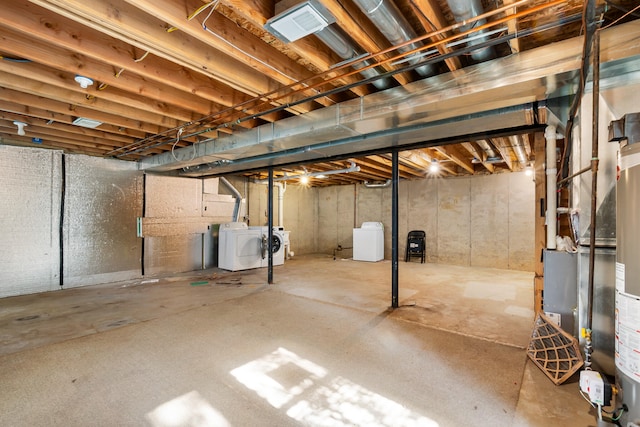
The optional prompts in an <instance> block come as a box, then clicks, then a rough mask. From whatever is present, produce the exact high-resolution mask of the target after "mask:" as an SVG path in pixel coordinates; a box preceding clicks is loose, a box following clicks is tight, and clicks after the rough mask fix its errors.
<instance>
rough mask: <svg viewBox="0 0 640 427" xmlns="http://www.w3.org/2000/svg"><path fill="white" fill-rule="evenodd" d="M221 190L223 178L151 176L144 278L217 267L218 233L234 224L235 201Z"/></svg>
mask: <svg viewBox="0 0 640 427" xmlns="http://www.w3.org/2000/svg"><path fill="white" fill-rule="evenodd" d="M234 186H235V185H234ZM222 187H223V186H222V185H221V184H220V183H219V180H218V178H210V179H204V180H203V179H198V178H183V177H173V176H162V175H152V174H148V175H147V176H146V183H145V209H144V211H145V212H144V218H143V227H142V229H143V235H144V275H145V276H148V275H151V276H153V275H158V274H164V273H177V272H186V271H194V270H201V269H206V268H211V267H216V266H217V265H218V247H217V245H218V241H217V237H218V228H219V225H220V224H221V223H224V222H229V221H231V220H232V219H233V213H234V208H235V198H233V197H231V195H229V194H224V190H223V188H222ZM227 191H228V189H227ZM239 191H241V193H242V187H240V188H239ZM243 207H244V205H243ZM242 209H243V208H241V217H242V215H243V214H242Z"/></svg>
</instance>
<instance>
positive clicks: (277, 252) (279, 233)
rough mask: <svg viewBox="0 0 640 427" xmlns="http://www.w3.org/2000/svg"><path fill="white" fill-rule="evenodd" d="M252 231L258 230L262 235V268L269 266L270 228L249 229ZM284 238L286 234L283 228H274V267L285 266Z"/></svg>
mask: <svg viewBox="0 0 640 427" xmlns="http://www.w3.org/2000/svg"><path fill="white" fill-rule="evenodd" d="M249 229H250V230H256V231H258V232H259V233H260V241H261V248H260V267H268V266H269V252H268V250H269V245H268V242H269V227H267V226H261V227H257V226H256V227H249ZM284 238H285V233H284V230H283V229H282V227H273V265H282V264H284V253H285V247H284Z"/></svg>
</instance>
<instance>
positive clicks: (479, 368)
mask: <svg viewBox="0 0 640 427" xmlns="http://www.w3.org/2000/svg"><path fill="white" fill-rule="evenodd" d="M390 267H391V264H390V262H388V261H383V262H379V263H364V262H354V261H352V260H341V259H338V260H333V258H332V257H330V256H304V257H297V258H294V259H292V260H289V261H287V262H286V264H285V265H284V266H277V267H275V268H274V278H275V284H274V285H271V286H269V285H267V284H266V269H259V270H252V271H245V272H236V273H229V272H223V271H221V270H207V271H202V272H199V273H190V274H182V275H174V276H171V277H162V278H157V279H155V280H154V279H149V278H145V279H144V280H138V281H132V282H126V283H114V284H109V285H99V286H92V287H88V288H79V289H70V290H65V291H61V292H50V293H46V294H36V295H27V296H20V297H12V298H5V299H2V300H0V343H1V344H2V346H1V347H0V385H1V389H2V399H0V425H8V426H9V425H10V426H44V425H47V426H51V425H64V426H86V425H92V426H94V425H95V426H102V425H104V426H113V425H119V426H121V425H131V426H134V425H136V426H137V425H148V426H158V427H160V426H178V425H182V426H288V425H291V426H296V425H309V426H352V425H362V426H365V425H366V426H376V425H377V426H441V427H445V426H551V427H553V426H558V427H559V426H563V427H566V426H589V425H594V426H595V425H596V422H595V419H594V416H593V414H590V413H589V405H588V404H587V403H586V402H585V401H584V400H582V398H581V397H580V395H579V393H578V385H577V383H576V381H575V380H574V379H572V380H570V381H568V382H567V383H566V384H564V385H561V386H555V385H554V384H553V383H552V382H551V381H549V380H548V379H547V377H546V376H545V375H544V374H543V373H542V372H541V371H539V370H538V369H537V368H536V367H535V366H534V365H533V364H532V363H531V362H530V361H528V358H527V356H526V352H525V347H526V346H527V344H528V338H529V336H530V334H531V326H532V321H533V313H532V311H531V306H532V304H533V291H532V287H533V277H532V274H531V273H524V272H518V271H507V270H496V269H478V268H465V267H456V266H445V265H434V264H419V263H417V262H413V263H404V262H401V263H400V305H401V307H400V308H399V309H397V310H393V311H391V310H388V307H389V305H390V298H391V296H390V282H391V280H390V277H391V272H390Z"/></svg>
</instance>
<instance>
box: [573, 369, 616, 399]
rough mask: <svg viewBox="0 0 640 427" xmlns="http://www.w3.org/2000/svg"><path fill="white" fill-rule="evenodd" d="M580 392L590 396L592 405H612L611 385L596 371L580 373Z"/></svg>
mask: <svg viewBox="0 0 640 427" xmlns="http://www.w3.org/2000/svg"><path fill="white" fill-rule="evenodd" d="M580 390H582V392H583V393H585V394H586V395H587V396H589V400H590V401H591V402H592V403H595V404H596V405H600V406H609V405H610V404H611V395H612V390H611V384H609V381H607V379H606V378H605V377H603V376H602V375H600V374H599V373H598V372H596V371H581V372H580Z"/></svg>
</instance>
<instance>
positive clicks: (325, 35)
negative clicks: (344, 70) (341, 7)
mask: <svg viewBox="0 0 640 427" xmlns="http://www.w3.org/2000/svg"><path fill="white" fill-rule="evenodd" d="M314 34H315V35H316V36H317V37H318V38H319V39H320V41H321V42H322V43H324V44H326V45H327V46H328V47H329V49H331V50H333V51H334V52H335V53H336V54H337V55H338V56H340V57H341V58H342V59H345V60H349V59H354V58H357V57H358V56H361V55H362V54H363V53H364V52H361V51H360V50H359V49H358V48H356V47H355V45H354V44H353V43H352V42H351V41H350V40H349V36H348V35H346V34H344V33H343V32H342V30H340V28H336V27H335V26H334V25H330V26H328V27H325V28H323V29H322V30H320V31H316V32H315V33H314ZM371 63H372V62H371V61H369V60H367V61H360V62H357V63H355V64H354V65H353V68H355V69H356V70H357V69H360V68H362V67H364V66H367V65H371ZM360 74H362V75H363V76H364V77H365V78H375V77H377V76H378V75H379V74H380V73H379V72H378V71H377V70H376V69H375V68H368V69H366V70H362V71H360ZM371 83H372V84H373V85H374V86H375V87H377V88H378V89H387V88H388V87H389V86H390V85H389V78H387V77H384V78H379V79H376V80H374V81H372V82H371Z"/></svg>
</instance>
